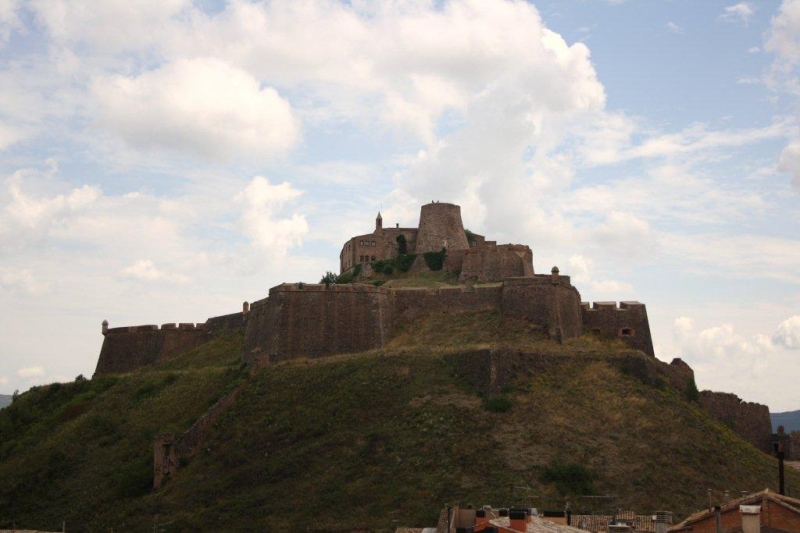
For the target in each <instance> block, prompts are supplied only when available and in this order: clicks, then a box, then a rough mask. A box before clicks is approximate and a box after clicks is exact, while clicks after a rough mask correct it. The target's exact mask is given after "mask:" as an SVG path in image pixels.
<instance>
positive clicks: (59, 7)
mask: <svg viewBox="0 0 800 533" xmlns="http://www.w3.org/2000/svg"><path fill="white" fill-rule="evenodd" d="M189 5H191V0H160V1H153V0H126V1H124V2H97V1H94V0H29V5H28V7H29V9H31V10H32V11H33V12H34V13H35V15H36V17H37V19H38V20H39V21H40V23H42V24H43V25H44V27H46V28H47V31H48V32H49V34H50V36H51V37H52V38H53V40H55V41H56V42H58V43H62V44H66V45H74V44H78V43H85V44H89V45H91V46H92V47H93V48H94V49H95V52H101V53H115V52H121V51H125V50H137V49H142V48H145V47H147V46H150V45H153V44H154V43H155V42H157V41H158V40H160V39H163V38H164V37H165V35H166V34H167V33H168V32H169V31H170V29H171V24H170V22H171V19H172V17H174V16H175V15H178V14H179V13H180V12H181V11H182V10H183V9H184V8H186V7H187V6H189Z"/></svg>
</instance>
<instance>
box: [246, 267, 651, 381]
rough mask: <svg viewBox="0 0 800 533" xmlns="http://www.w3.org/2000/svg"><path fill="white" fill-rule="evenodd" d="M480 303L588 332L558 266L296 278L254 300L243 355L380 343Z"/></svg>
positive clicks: (262, 359) (559, 331)
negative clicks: (447, 279) (474, 274)
mask: <svg viewBox="0 0 800 533" xmlns="http://www.w3.org/2000/svg"><path fill="white" fill-rule="evenodd" d="M641 307H644V306H641ZM480 309H497V310H499V311H500V312H502V313H503V314H504V315H507V316H513V317H516V318H522V319H525V320H528V321H530V322H532V323H534V324H538V325H540V326H542V328H543V329H544V331H545V332H546V333H547V334H548V335H549V336H550V337H551V338H554V339H558V340H563V339H570V338H575V337H578V336H580V335H581V334H582V332H583V331H584V326H583V323H582V318H581V303H580V294H579V293H578V291H577V290H576V289H575V287H573V286H572V285H571V283H570V279H569V277H568V276H560V275H558V273H557V271H556V272H554V273H553V274H551V275H549V276H548V275H536V276H530V277H517V278H508V279H506V280H504V281H503V282H502V283H497V284H491V285H484V286H480V285H478V286H467V285H461V286H453V287H436V288H386V287H375V286H372V285H365V284H358V283H356V284H351V285H334V284H331V285H323V284H305V283H292V284H282V285H279V286H277V287H273V288H272V289H271V290H270V293H269V296H268V297H267V298H266V299H264V300H260V301H258V302H254V303H253V304H252V305H251V307H250V312H249V314H248V315H247V320H246V329H245V346H244V352H243V356H242V357H243V360H244V361H245V362H247V363H256V364H259V365H263V364H268V363H271V362H276V361H282V360H286V359H293V358H297V357H310V358H316V357H326V356H330V355H334V354H342V353H353V352H360V351H365V350H370V349H375V348H381V347H383V346H385V345H386V343H387V342H388V341H389V340H390V339H391V336H392V332H393V330H394V328H395V326H396V325H397V324H398V323H399V322H401V321H406V320H411V319H414V318H416V317H418V316H421V315H424V314H427V313H458V312H463V311H475V310H480ZM626 317H627V319H628V320H629V322H625V318H626ZM646 319H647V315H646V313H625V312H623V313H621V314H620V317H619V318H618V322H619V323H620V324H624V326H625V327H628V328H630V329H632V330H637V331H647V332H648V334H649V324H647V322H646ZM642 320H644V322H641V321H642ZM629 339H636V337H635V336H634V335H631V336H630V337H629ZM648 339H649V336H648ZM623 340H625V339H623ZM649 346H650V349H649V351H647V352H645V353H648V355H653V353H652V343H650V344H649ZM632 347H633V346H632Z"/></svg>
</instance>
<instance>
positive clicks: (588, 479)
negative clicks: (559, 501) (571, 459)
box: [542, 463, 597, 496]
mask: <svg viewBox="0 0 800 533" xmlns="http://www.w3.org/2000/svg"><path fill="white" fill-rule="evenodd" d="M596 478H597V474H595V473H594V472H592V471H591V470H589V469H588V468H586V467H585V466H583V465H581V464H577V463H556V464H554V465H552V466H548V467H546V468H545V469H544V472H542V481H543V482H545V483H555V485H556V489H557V490H558V492H559V493H560V494H561V495H562V496H563V495H571V496H586V495H591V494H594V492H595V490H594V487H593V486H592V482H593V481H594V480H595V479H596Z"/></svg>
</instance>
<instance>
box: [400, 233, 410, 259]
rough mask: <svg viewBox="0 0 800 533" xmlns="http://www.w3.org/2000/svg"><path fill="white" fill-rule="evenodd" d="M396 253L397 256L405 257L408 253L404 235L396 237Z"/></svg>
mask: <svg viewBox="0 0 800 533" xmlns="http://www.w3.org/2000/svg"><path fill="white" fill-rule="evenodd" d="M397 253H398V255H406V254H407V253H408V243H406V236H405V235H402V234H400V235H398V236H397Z"/></svg>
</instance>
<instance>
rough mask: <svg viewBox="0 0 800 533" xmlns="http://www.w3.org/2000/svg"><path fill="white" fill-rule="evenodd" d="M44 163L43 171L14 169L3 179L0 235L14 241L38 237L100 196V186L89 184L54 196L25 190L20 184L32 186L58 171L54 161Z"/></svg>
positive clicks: (49, 160) (0, 194) (49, 177)
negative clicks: (46, 166)
mask: <svg viewBox="0 0 800 533" xmlns="http://www.w3.org/2000/svg"><path fill="white" fill-rule="evenodd" d="M47 165H48V168H47V170H45V171H40V170H38V169H31V168H26V169H20V170H17V171H16V172H14V173H13V174H12V175H11V176H10V177H8V178H7V179H6V180H5V191H2V192H0V207H2V211H0V222H2V224H0V238H2V239H9V240H13V241H26V240H31V239H33V240H37V239H41V238H43V237H45V236H46V235H47V234H48V233H50V232H51V231H53V230H54V229H56V228H57V227H58V226H60V225H62V224H63V222H64V220H65V219H66V218H69V217H71V216H75V215H76V214H78V213H81V212H83V211H85V210H86V209H87V208H89V206H91V205H92V204H94V203H95V201H96V200H97V199H98V198H99V197H100V196H101V195H102V192H101V191H100V189H99V187H96V186H91V185H83V186H81V187H78V188H74V189H72V190H71V191H70V192H69V193H66V194H58V195H55V196H47V195H45V194H31V193H29V192H27V191H26V190H25V189H24V188H23V186H27V187H32V186H35V185H36V183H37V182H39V181H41V180H48V179H52V178H53V176H55V174H56V172H57V170H58V164H57V163H56V161H55V160H52V159H48V160H47Z"/></svg>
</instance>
